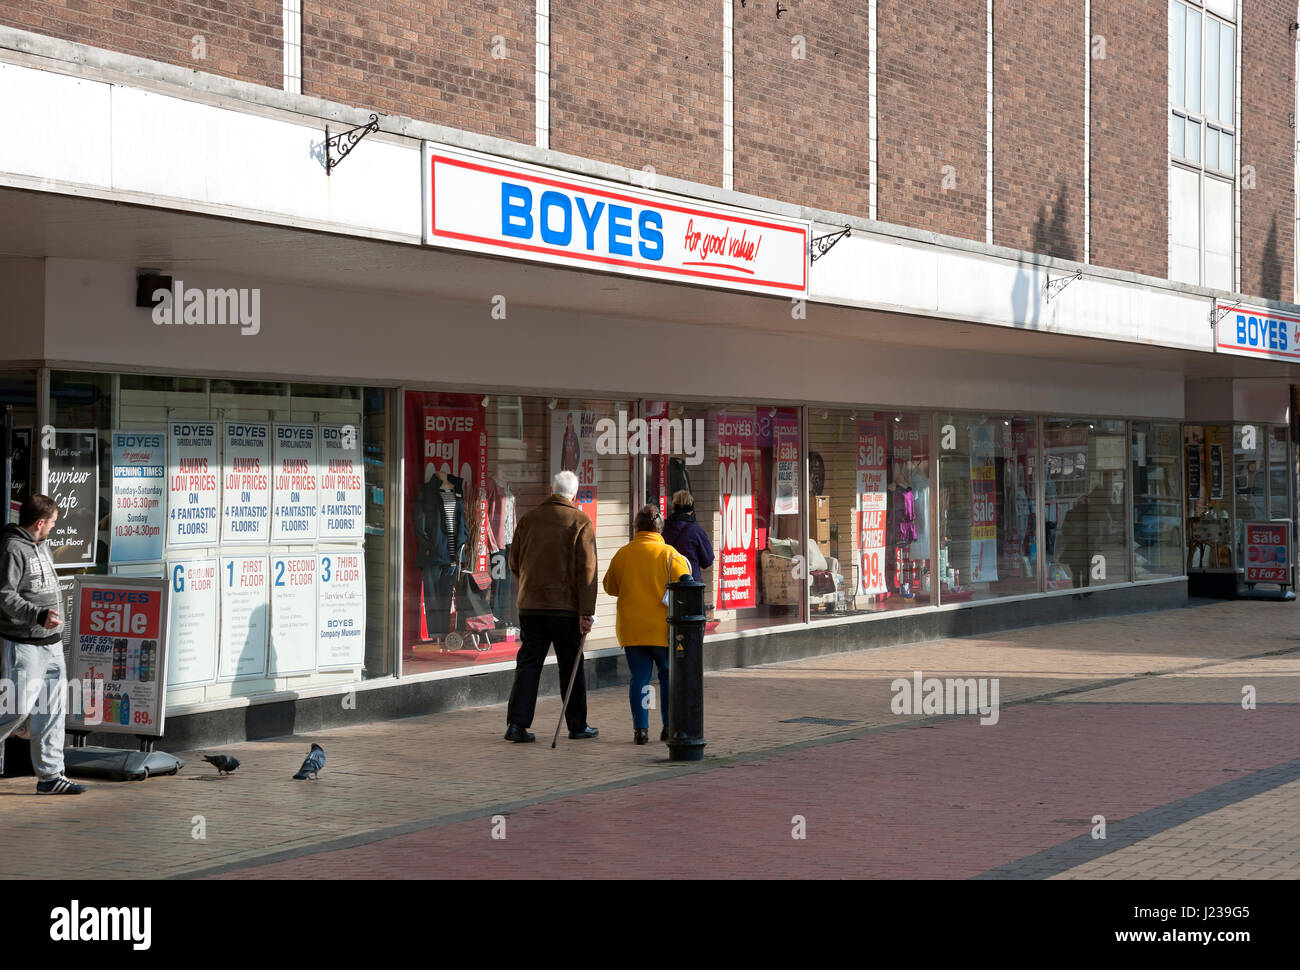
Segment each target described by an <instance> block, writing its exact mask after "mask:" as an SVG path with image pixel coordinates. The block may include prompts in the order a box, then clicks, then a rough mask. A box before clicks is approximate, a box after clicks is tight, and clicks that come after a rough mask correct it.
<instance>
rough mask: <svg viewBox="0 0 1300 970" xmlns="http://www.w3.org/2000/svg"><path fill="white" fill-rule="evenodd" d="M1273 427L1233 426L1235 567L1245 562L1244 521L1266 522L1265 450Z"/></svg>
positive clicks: (1266, 476)
mask: <svg viewBox="0 0 1300 970" xmlns="http://www.w3.org/2000/svg"><path fill="white" fill-rule="evenodd" d="M1271 431H1272V429H1271V428H1270V427H1269V425H1266V424H1239V425H1236V426H1235V427H1234V428H1233V429H1232V438H1233V446H1232V472H1233V480H1232V494H1233V499H1234V502H1235V506H1236V520H1237V521H1236V526H1235V533H1236V535H1235V545H1236V550H1237V568H1238V569H1240V568H1242V564H1243V563H1245V561H1246V559H1245V555H1244V552H1245V549H1244V543H1245V537H1246V523H1247V522H1266V521H1268V494H1267V488H1268V471H1267V467H1268V466H1267V464H1266V461H1267V457H1266V449H1267V448H1268V444H1269V441H1270V440H1271Z"/></svg>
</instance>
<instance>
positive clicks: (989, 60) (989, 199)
mask: <svg viewBox="0 0 1300 970" xmlns="http://www.w3.org/2000/svg"><path fill="white" fill-rule="evenodd" d="M985 35H986V40H987V43H986V45H985V46H986V48H987V50H986V56H985V64H984V99H985V103H986V108H985V117H984V242H985V244H986V245H989V246H992V245H993V0H988V23H987V26H986V28H985Z"/></svg>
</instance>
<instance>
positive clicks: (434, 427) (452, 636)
mask: <svg viewBox="0 0 1300 970" xmlns="http://www.w3.org/2000/svg"><path fill="white" fill-rule="evenodd" d="M405 398H406V507H407V512H406V516H405V527H406V530H407V536H406V544H405V550H406V552H405V558H406V563H405V568H404V573H405V581H404V584H403V592H402V603H403V616H404V620H403V630H404V631H405V632H404V643H403V664H402V669H403V672H404V673H406V674H411V673H421V672H424V671H429V670H441V669H446V668H448V667H456V666H466V665H474V664H482V663H492V662H500V661H506V660H512V659H513V658H514V656H515V654H516V653H517V652H518V650H519V633H518V629H519V616H518V610H517V605H516V604H517V597H518V592H517V590H516V588H515V583H514V578H513V576H512V575H511V573H510V568H509V556H510V546H511V543H512V541H513V539H514V532H515V525H516V523H517V522H518V520H519V519H520V518H522V517H523V516H524V515H525V514H526V513H527V512H528V511H530V510H531V509H533V508H534V507H536V506H537V505H539V504H541V503H542V502H544V501H545V500H546V499H547V498H548V497H549V496H550V494H551V492H550V487H551V479H552V477H553V476H554V475H555V474H556V473H557V472H559V471H561V470H562V469H565V470H568V471H572V472H574V473H575V474H577V476H578V482H579V486H578V495H577V499H576V504H577V505H578V507H579V508H580V509H581V510H582V511H583V512H584V513H585V514H586V516H587V517H588V518H589V519H591V522H592V525H593V526H594V527H595V530H596V542H597V549H598V553H599V555H600V557H601V565H602V569H603V566H604V562H605V561H606V559H607V557H609V556H612V555H613V554H614V551H615V550H617V549H618V548H619V547H620V546H621V545H623V544H624V543H625V542H626V541H627V538H628V534H629V533H628V523H629V520H628V507H629V491H630V483H631V479H630V472H629V461H630V460H631V459H630V456H629V455H628V453H627V451H626V449H624V450H623V451H622V452H620V451H619V449H618V447H617V442H616V441H613V440H604V439H602V437H601V431H602V430H603V429H605V428H607V427H608V426H609V425H607V424H605V423H604V422H605V421H606V420H608V421H609V422H610V423H612V425H613V426H615V427H617V426H618V422H619V420H620V414H621V415H622V416H623V418H622V420H623V426H624V427H626V423H627V417H626V416H627V411H628V405H627V404H626V403H622V402H612V401H587V400H579V399H563V398H550V399H548V398H544V397H522V396H519V395H499V394H482V393H474V394H453V393H444V392H436V391H407V392H406V395H405ZM606 643H608V644H609V645H612V644H613V643H614V603H613V600H611V599H610V598H609V597H606V596H605V595H604V594H603V593H601V594H600V595H599V596H598V597H597V603H596V626H595V628H594V629H593V630H592V631H591V634H590V635H589V636H588V638H587V645H588V647H597V646H602V645H605V644H606Z"/></svg>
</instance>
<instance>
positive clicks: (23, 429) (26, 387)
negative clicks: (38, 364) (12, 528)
mask: <svg viewBox="0 0 1300 970" xmlns="http://www.w3.org/2000/svg"><path fill="white" fill-rule="evenodd" d="M36 435H37V424H36V375H35V374H34V373H32V372H30V371H27V372H12V373H2V372H0V446H2V447H3V448H4V456H5V463H4V480H3V488H0V494H2V495H3V498H2V499H0V501H3V502H4V505H3V506H0V523H4V522H17V521H18V508H19V506H20V505H22V502H23V499H25V498H26V497H27V496H28V495H30V494H31V493H32V492H33V491H37V490H38V488H37V485H38V484H39V483H38V482H37V479H38V478H39V477H40V464H39V461H38V460H37V450H36V446H38V445H39V441H38V440H37V438H36Z"/></svg>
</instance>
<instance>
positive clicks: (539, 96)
mask: <svg viewBox="0 0 1300 970" xmlns="http://www.w3.org/2000/svg"><path fill="white" fill-rule="evenodd" d="M536 20H537V65H536V69H535V70H534V72H533V129H534V135H535V138H536V140H535V144H536V145H537V147H538V148H540V149H542V150H548V149H549V148H550V147H551V0H537V11H536Z"/></svg>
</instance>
